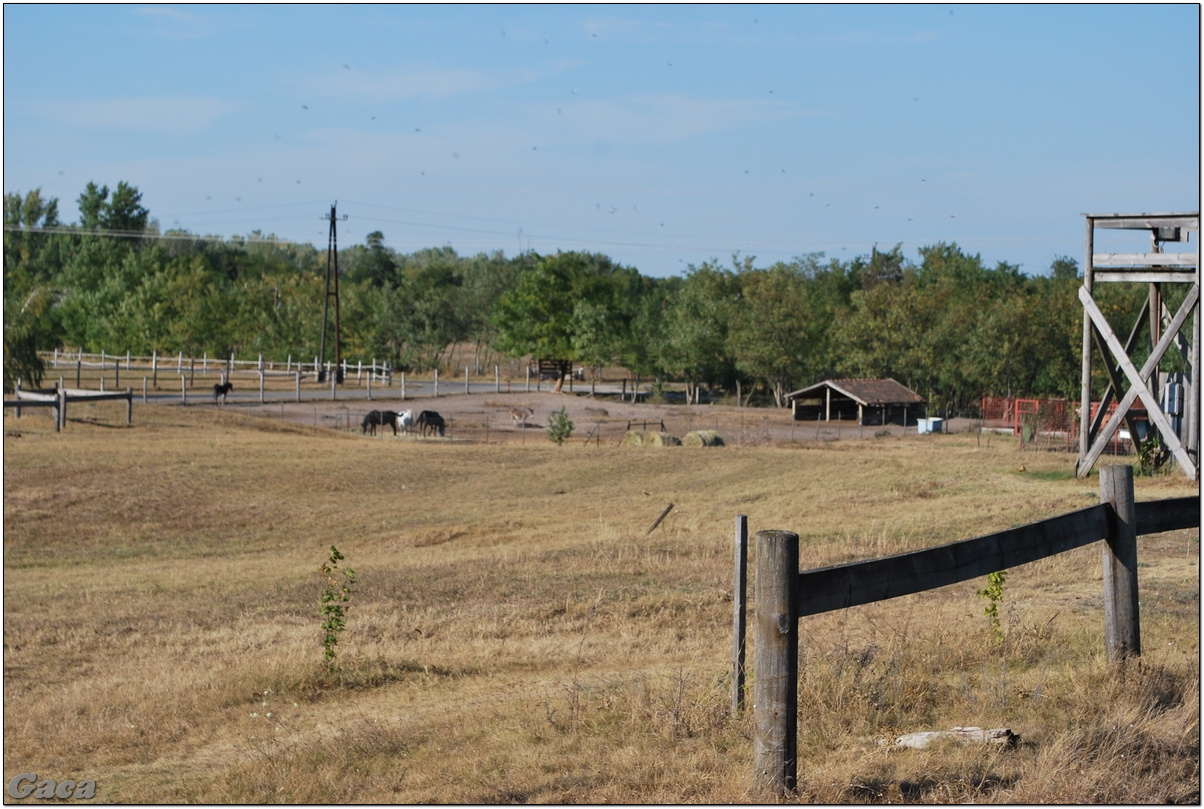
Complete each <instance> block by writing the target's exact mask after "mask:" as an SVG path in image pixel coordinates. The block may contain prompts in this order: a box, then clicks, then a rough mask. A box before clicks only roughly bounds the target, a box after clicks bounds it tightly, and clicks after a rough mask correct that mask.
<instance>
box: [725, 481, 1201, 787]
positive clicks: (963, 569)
mask: <svg viewBox="0 0 1204 809" xmlns="http://www.w3.org/2000/svg"><path fill="white" fill-rule="evenodd" d="M1100 501H1101V502H1100V504H1099V505H1096V506H1091V507H1090V508H1085V509H1081V510H1079V511H1073V512H1070V513H1069V514H1063V515H1061V516H1059V517H1053V518H1051V519H1048V520H1043V521H1041V522H1037V523H1032V524H1030V525H1025V526H1021V527H1019V528H1012V529H1009V530H1007V531H1000V532H999V533H996V534H990V535H987V536H982V537H978V538H976V539H968V540H964V541H962V542H954V543H951V544H948V545H942V546H940V547H936V548H927V549H925V550H920V551H915V552H912V553H904V554H899V555H897V556H890V557H886V558H882V559H875V560H871V561H868V562H856V563H851V564H845V565H837V566H835V567H827V568H817V569H813V570H804V571H801V572H800V571H799V567H798V564H799V550H798V541H799V538H798V534H795V533H792V532H790V531H758V532H757V535H756V544H755V550H756V570H755V582H754V596H753V601H754V613H753V616H754V617H753V652H754V660H753V673H754V678H753V706H754V724H755V727H756V730H755V737H754V742H753V757H754V769H755V777H756V779H757V781H758V782H759V783H761V784H762V785H764V786H766V787H768V788H770V789H772V790H774V791H777V792H779V793H782V794H785V793H787V792H790V791H791V790H793V789H794V787H795V783H796V775H797V770H796V766H797V761H796V757H797V750H798V747H797V733H798V728H797V710H798V619H799V618H800V617H802V616H805V615H815V614H818V613H821V612H828V611H831V610H839V609H845V608H847V607H854V606H858V605H860V604H870V603H873V602H876V601H884V600H886V599H889V598H896V597H898V596H903V595H909V594H912V593H919V592H923V591H925V590H932V589H935V588H937V587H944V586H946V585H950V584H956V583H957V582H961V581H966V580H968V579H973V578H977V577H979V576H985V575H987V574H989V573H992V572H995V571H1000V570H1007V569H1008V568H1011V567H1015V566H1016V565H1022V564H1025V563H1028V562H1035V561H1037V560H1038V559H1044V558H1046V557H1049V556H1054V555H1055V554H1059V553H1063V552H1065V551H1069V550H1072V549H1074V548H1078V547H1082V546H1083V545H1089V544H1091V543H1093V542H1096V541H1099V540H1104V541H1105V543H1106V544H1105V545H1104V547H1103V550H1102V556H1103V581H1104V624H1105V632H1104V640H1105V647H1106V650H1107V655H1108V660H1109V661H1112V662H1116V661H1119V660H1121V659H1123V658H1124V657H1126V656H1129V655H1139V654H1141V636H1140V627H1139V620H1138V606H1137V537H1138V536H1139V535H1142V534H1156V533H1160V532H1162V531H1172V530H1177V529H1181V528H1199V526H1200V501H1199V498H1197V497H1181V498H1173V499H1168V500H1157V501H1152V502H1144V503H1135V502H1134V499H1133V468H1132V467H1131V466H1105V467H1101V468H1100ZM746 542H747V522H745V521H743V517H737V524H736V546H737V550H736V587H737V590H736V598H735V601H736V604H737V605H736V611H737V620H736V626H735V630H736V635H735V640H734V644H733V645H734V648H735V650H736V653H735V655H734V657H733V675H734V676H733V679H734V681H735V682H734V683H733V708H734V709H738V707H739V705H740V700H741V699H742V696H741V694H740V693H739V692H740V690H741V688H740V686H741V685H742V678H743V657H744V651H743V645H744V637H743V632H744V630H743V624H742V618H741V616H740V613H742V612H743V607H744V605H743V601H744V584H743V575H744V574H743V571H742V569H741V565H742V559H743V555H744V550H743V547H742V545H743V544H745V543H746Z"/></svg>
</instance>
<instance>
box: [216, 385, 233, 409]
mask: <svg viewBox="0 0 1204 809" xmlns="http://www.w3.org/2000/svg"><path fill="white" fill-rule="evenodd" d="M233 387H234V383H233V382H215V383H214V385H213V403H214V404H217V400H218V399H221V400H222V404H225V403H226V394H227V393H229V392H230V390H231V389H232V388H233Z"/></svg>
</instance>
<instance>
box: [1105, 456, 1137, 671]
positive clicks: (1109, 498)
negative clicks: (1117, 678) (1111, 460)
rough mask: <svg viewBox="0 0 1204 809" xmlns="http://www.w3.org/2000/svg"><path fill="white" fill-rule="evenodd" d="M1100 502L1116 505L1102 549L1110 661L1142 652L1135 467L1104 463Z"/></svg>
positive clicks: (1106, 640) (1110, 516) (1113, 506)
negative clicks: (1138, 588)
mask: <svg viewBox="0 0 1204 809" xmlns="http://www.w3.org/2000/svg"><path fill="white" fill-rule="evenodd" d="M1099 489H1100V502H1101V503H1106V504H1108V505H1110V506H1112V509H1111V510H1110V511H1109V514H1108V537H1107V540H1106V541H1105V543H1104V547H1103V550H1102V556H1103V579H1104V645H1105V648H1106V650H1107V653H1108V662H1109V663H1119V662H1121V661H1122V660H1124V658H1126V657H1129V656H1133V657H1139V656H1140V655H1141V627H1140V621H1139V615H1138V606H1137V509H1136V506H1135V505H1134V502H1133V467H1131V466H1101V467H1100V470H1099Z"/></svg>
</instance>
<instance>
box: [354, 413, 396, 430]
mask: <svg viewBox="0 0 1204 809" xmlns="http://www.w3.org/2000/svg"><path fill="white" fill-rule="evenodd" d="M386 424H387V425H389V426H390V427H392V428H393V435H397V414H396V413H394V412H393V411H392V410H369V411H368V415H366V416H364V421H363V423H361V424H360V432H362V433H366V432H369V431H371V434H372V435H376V428H377V427H381V428H383V427H384V426H385V425H386Z"/></svg>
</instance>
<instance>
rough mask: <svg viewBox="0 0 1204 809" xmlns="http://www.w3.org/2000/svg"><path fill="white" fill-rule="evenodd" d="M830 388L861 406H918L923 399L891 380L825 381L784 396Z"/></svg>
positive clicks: (804, 394) (799, 394)
mask: <svg viewBox="0 0 1204 809" xmlns="http://www.w3.org/2000/svg"><path fill="white" fill-rule="evenodd" d="M824 388H831V389H832V390H834V391H836V392H837V393H842V394H844V395H845V396H847V397H849V398H850V399H852V400H853V401H855V402H857V403H858V404H862V405H884V404H919V403H921V402H923V401H924V397H923V396H921V395H920V394H918V393H916V392H915V391H913V390H912V389H911V388H908V387H907V386H906V385H902V384H900V383H898V382H896V381H895V380H893V379H825V380H824V381H823V382H817V383H815V384H814V385H812V386H811V387H809V388H803V389H802V390H796V391H794V392H793V393H788V394H786V398H787V399H797V398H801V397H804V396H807V395H811V394H816V393H818V392H820V391H821V390H823V389H824Z"/></svg>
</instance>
